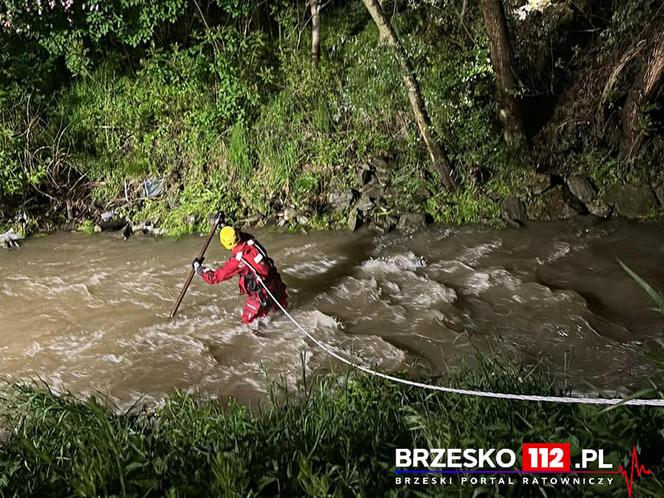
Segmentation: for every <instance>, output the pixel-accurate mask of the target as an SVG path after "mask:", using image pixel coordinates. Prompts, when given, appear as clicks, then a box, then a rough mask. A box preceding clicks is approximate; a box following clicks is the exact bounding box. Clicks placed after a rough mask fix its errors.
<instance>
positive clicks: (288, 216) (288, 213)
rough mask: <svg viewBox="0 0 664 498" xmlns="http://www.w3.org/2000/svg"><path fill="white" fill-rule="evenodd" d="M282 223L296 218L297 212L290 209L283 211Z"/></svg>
mask: <svg viewBox="0 0 664 498" xmlns="http://www.w3.org/2000/svg"><path fill="white" fill-rule="evenodd" d="M282 216H283V218H284V221H290V220H292V219H294V218H295V217H296V216H297V211H295V209H293V208H291V207H287V208H286V209H284V211H283V214H282Z"/></svg>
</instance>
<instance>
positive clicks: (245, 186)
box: [0, 0, 664, 235]
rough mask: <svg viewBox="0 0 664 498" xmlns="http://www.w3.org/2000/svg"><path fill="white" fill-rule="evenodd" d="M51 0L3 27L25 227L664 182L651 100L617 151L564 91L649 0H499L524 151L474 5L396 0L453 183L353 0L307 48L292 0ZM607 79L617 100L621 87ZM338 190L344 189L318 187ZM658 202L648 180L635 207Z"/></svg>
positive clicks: (17, 201)
mask: <svg viewBox="0 0 664 498" xmlns="http://www.w3.org/2000/svg"><path fill="white" fill-rule="evenodd" d="M543 3H545V4H549V3H548V2H543ZM586 3H587V5H585V4H586ZM56 4H57V5H56V7H53V6H51V7H50V8H46V9H45V11H44V12H43V13H42V12H41V11H40V14H39V16H37V15H36V12H35V11H33V9H32V8H28V7H25V8H24V9H23V8H20V7H19V6H18V4H16V5H15V6H14V7H12V8H11V9H9V11H11V12H12V17H11V22H10V23H9V24H7V22H8V21H6V22H5V29H0V47H1V48H2V49H3V50H2V58H1V59H0V60H2V62H3V64H2V66H3V69H2V70H0V224H2V222H3V220H4V221H5V223H4V224H5V225H9V224H11V222H12V221H13V220H14V219H15V217H16V216H17V215H18V214H21V213H26V214H27V217H28V219H29V223H30V224H31V225H30V226H29V227H28V229H29V230H28V231H35V230H37V229H49V228H54V227H61V226H64V225H68V226H71V227H76V226H79V225H81V224H85V225H84V226H91V224H94V223H98V222H99V220H100V214H101V213H104V212H111V211H113V212H116V213H117V216H119V217H124V218H127V219H129V220H130V221H132V222H134V223H138V222H141V221H150V222H152V223H153V224H154V225H159V226H160V227H161V228H162V229H163V230H164V231H165V232H167V233H169V234H172V235H179V234H183V233H187V232H190V231H195V230H199V231H204V230H205V229H206V228H207V217H208V215H209V214H211V213H213V212H216V211H218V210H223V211H224V212H225V213H226V214H227V215H228V216H229V217H230V218H233V219H245V218H251V219H253V220H255V221H257V222H259V223H266V224H274V223H277V222H283V223H285V224H286V225H288V226H290V227H291V228H294V229H296V228H302V227H303V228H313V229H316V228H329V227H335V228H339V227H344V226H346V225H347V222H348V219H349V217H351V216H352V213H353V210H357V209H359V208H358V206H359V207H360V208H361V211H362V217H363V218H364V219H365V220H367V221H371V222H375V223H377V224H382V225H384V226H387V227H390V226H392V225H393V224H394V221H395V220H396V219H398V217H399V216H400V215H401V214H403V213H409V212H417V213H424V214H426V215H427V216H428V217H429V218H430V219H432V220H434V221H437V222H446V223H469V222H479V221H484V222H490V223H498V222H499V220H500V217H501V209H500V204H501V201H503V200H504V199H505V198H506V197H508V196H509V195H510V194H511V193H513V194H514V195H516V196H517V197H519V198H520V199H521V200H522V201H524V202H526V203H528V202H530V201H532V197H533V194H532V192H533V191H536V192H540V191H543V190H545V189H546V188H548V187H552V189H551V190H552V191H555V190H556V189H555V188H553V187H555V186H556V185H557V184H559V183H560V181H561V180H560V178H561V177H566V176H567V175H571V174H581V175H584V176H586V177H588V178H589V179H590V180H591V181H592V182H593V183H594V184H595V185H596V187H597V189H598V190H599V196H600V197H602V195H603V194H604V192H605V191H606V192H608V191H609V189H610V188H611V187H615V186H616V185H622V184H625V183H627V184H629V185H635V186H639V187H640V186H643V185H646V186H647V187H646V189H647V190H648V192H646V193H647V194H648V195H649V196H650V197H652V195H653V194H652V192H649V189H651V188H652V189H653V190H656V189H658V188H659V186H660V185H661V184H663V182H664V177H662V174H663V173H662V172H661V168H656V167H654V165H655V164H658V163H657V161H658V160H659V159H658V157H659V154H660V153H661V146H662V143H661V139H660V138H659V137H660V135H661V133H660V132H661V123H662V119H661V107H660V104H661V99H660V100H658V101H657V102H659V103H656V104H653V106H652V109H651V110H649V111H648V119H647V120H645V121H644V124H643V126H644V127H645V128H644V129H645V136H646V140H645V145H644V150H643V154H641V155H640V156H639V157H637V158H636V159H635V160H634V161H633V162H632V161H629V162H628V161H625V160H623V158H621V156H620V154H619V151H618V149H617V145H616V141H615V140H610V141H607V140H604V138H603V137H605V136H608V135H609V133H608V132H606V133H604V132H603V133H601V134H600V138H598V139H596V140H595V139H594V138H592V137H594V135H592V134H589V132H588V130H585V129H583V130H581V131H579V130H577V128H576V126H577V123H580V124H579V125H578V126H581V125H582V124H584V123H586V121H587V120H586V119H585V118H584V117H581V118H579V117H578V114H579V113H580V111H579V109H578V107H582V108H583V109H585V107H584V106H586V107H592V109H590V110H588V111H587V112H585V111H584V113H582V115H583V116H585V114H587V113H590V114H592V113H594V112H595V111H596V107H597V106H596V105H595V104H593V106H590V103H592V102H594V101H593V100H592V99H590V98H587V95H586V94H582V95H580V96H579V95H576V96H575V95H572V96H571V97H569V98H567V97H566V92H567V91H568V89H569V88H570V87H573V84H574V83H575V82H576V81H578V79H579V75H590V76H589V78H593V76H594V75H596V74H599V76H596V77H595V78H594V79H595V80H597V81H598V82H602V81H603V79H602V78H604V76H605V73H607V71H608V73H610V70H611V69H612V68H613V66H614V65H615V64H616V63H617V61H616V60H614V59H615V57H613V58H612V54H613V52H614V51H615V50H614V49H615V47H616V46H621V45H625V46H626V45H627V44H628V42H630V41H631V40H632V39H633V38H634V37H635V36H636V35H638V34H639V33H640V32H641V31H642V28H643V26H645V25H646V24H648V23H649V22H654V21H653V19H655V20H656V19H660V18H661V16H662V15H663V14H662V11H661V9H657V8H656V5H655V2H652V1H647V0H640V1H639V2H615V3H614V4H615V5H613V4H612V6H608V4H606V2H602V1H597V0H593V1H590V2H585V3H584V6H583V7H579V6H578V5H576V4H574V3H573V2H561V3H560V5H559V3H557V2H554V3H552V4H551V6H550V7H547V9H546V10H545V11H544V12H543V14H542V15H539V14H536V13H535V14H533V15H531V16H528V17H527V18H525V19H520V18H519V17H518V16H516V14H515V12H516V10H515V9H516V8H517V7H518V6H520V5H521V4H522V2H508V3H507V6H506V12H507V15H508V17H509V19H508V20H509V23H510V29H511V35H512V37H513V39H514V45H515V60H516V66H517V70H518V72H519V73H520V75H521V81H520V89H519V95H518V97H519V99H520V102H521V103H522V107H523V113H524V119H525V122H526V123H525V124H526V132H527V134H528V136H529V138H530V142H532V143H531V151H527V150H515V149H512V148H511V147H509V146H507V145H506V144H505V142H504V141H503V139H502V136H501V135H502V130H501V125H500V123H499V121H498V119H497V105H496V99H495V92H496V90H495V75H494V70H493V68H492V66H491V64H490V62H489V48H488V41H487V36H486V33H485V29H484V25H483V21H482V15H481V12H480V11H479V8H478V5H477V4H476V3H472V2H471V3H470V7H469V11H468V12H467V14H466V17H465V19H461V18H460V17H459V14H458V12H457V9H458V7H459V6H457V5H453V2H452V3H451V2H444V1H439V0H436V1H431V2H390V5H391V7H390V8H389V9H388V10H389V11H390V12H391V14H390V20H391V23H392V24H393V25H394V27H395V29H396V31H397V32H398V33H399V37H400V39H401V41H402V43H403V45H404V47H405V49H406V51H407V53H408V55H409V57H410V58H411V60H412V62H413V65H414V66H415V67H416V72H417V77H418V78H419V80H420V83H421V87H422V93H423V96H424V99H425V101H426V104H427V106H428V109H429V114H430V117H431V126H432V130H433V132H434V134H435V137H436V139H437V140H438V141H439V142H440V143H441V144H442V145H443V146H444V148H445V149H446V151H447V153H448V155H449V158H450V161H451V163H452V165H453V166H454V170H455V174H456V176H457V181H458V183H459V185H460V188H459V189H458V191H456V192H454V193H450V192H447V191H445V190H444V189H442V188H441V184H440V180H439V179H438V178H436V177H435V175H432V174H431V171H430V168H429V166H428V164H429V159H428V155H427V152H426V148H425V147H424V145H423V143H422V141H421V139H420V137H419V134H418V131H417V126H416V124H415V121H414V118H413V115H412V111H411V109H410V106H409V103H408V98H407V94H406V91H405V88H404V86H403V82H402V79H401V75H400V71H399V67H398V65H397V63H396V61H395V59H394V57H393V54H392V53H391V51H390V50H389V48H388V47H385V46H384V45H381V44H380V43H379V39H378V31H377V29H376V27H375V25H374V24H373V23H372V21H371V19H370V17H369V15H368V13H367V12H366V9H365V8H364V6H363V5H362V3H361V2H348V1H342V0H338V1H334V2H329V3H326V7H325V8H324V9H323V12H322V22H321V39H322V45H321V61H320V64H319V65H317V66H316V65H313V64H312V63H311V59H310V54H309V38H310V36H311V32H310V29H311V28H310V19H309V16H308V14H307V12H306V10H303V7H302V5H301V4H300V3H297V2H290V1H284V2H276V3H274V5H272V3H269V2H268V3H265V2H235V1H231V0H224V1H222V0H218V1H209V2H202V4H201V3H200V2H188V1H183V0H169V1H168V2H163V3H160V4H159V5H152V3H150V2H136V5H134V4H131V5H124V4H122V3H121V4H118V5H115V4H113V5H107V6H105V7H103V8H101V9H99V6H97V5H96V2H92V4H90V5H91V7H90V12H87V11H85V9H83V11H79V10H80V9H79V7H78V4H76V5H75V7H73V9H74V11H73V12H70V11H69V10H68V9H69V7H66V6H62V5H60V4H58V3H57V2H56ZM64 4H67V5H68V3H67V2H64ZM64 4H63V5H64ZM568 4H569V5H568ZM12 5H13V4H12ZM49 5H50V4H49ZM54 5H55V4H54ZM464 5H465V4H464ZM93 7H94V8H93ZM77 9H78V10H77ZM95 9H96V10H95ZM12 26H13V27H12ZM591 28H592V29H591ZM616 57H618V56H616ZM618 60H619V57H618ZM608 73H607V74H608ZM602 88H603V87H602V86H601V85H599V88H598V89H595V90H596V91H595V90H594V91H595V93H596V94H597V95H595V96H596V97H597V96H599V95H602ZM621 91H622V90H621ZM614 93H616V95H615V96H613V95H612V99H614V100H615V101H616V102H617V104H616V105H620V102H622V100H621V99H623V96H622V95H623V93H624V92H623V93H621V92H620V91H618V89H616V90H615V92H614ZM598 98H599V97H598ZM558 102H560V106H559V107H560V109H559V108H556V110H555V113H554V107H555V105H557V103H558ZM612 102H613V101H611V105H613V103H612ZM583 109H582V110H583ZM552 116H553V117H555V119H553V120H552V121H551V119H552ZM549 121H550V122H551V124H550V130H549V128H546V127H545V126H544V124H545V123H547V122H549ZM646 121H647V122H646ZM569 123H575V127H571V126H569ZM584 126H585V125H584ZM561 130H563V131H565V133H563V132H562V131H561ZM568 130H572V132H568ZM570 133H571V134H572V135H573V136H572V137H568V136H567V135H569V134H570ZM579 137H584V138H583V140H580V138H579ZM376 158H378V159H380V160H381V161H384V164H385V165H386V167H385V169H384V171H382V172H381V175H379V178H378V179H379V185H374V186H372V187H370V188H367V189H364V187H365V186H364V185H362V181H361V180H358V168H361V167H363V165H366V164H367V163H368V162H370V161H372V160H374V159H376ZM536 171H538V172H540V173H542V172H543V173H545V174H544V175H543V177H537V174H536ZM549 176H552V178H553V180H551V179H549ZM156 178H159V179H162V180H163V185H164V190H163V192H162V194H161V195H160V196H158V197H154V198H148V199H146V198H145V195H144V192H143V188H142V183H143V181H144V180H146V179H156ZM556 182H558V183H556ZM543 183H544V184H543ZM363 189H364V190H363ZM558 190H561V189H558ZM338 193H343V194H344V195H351V200H350V201H348V202H346V203H345V204H342V205H335V203H334V202H330V195H331V194H332V195H335V194H338ZM365 193H366V196H367V198H371V203H370V204H367V203H366V202H363V200H362V194H365ZM662 195H664V190H662ZM550 197H552V199H550V200H548V201H547V202H548V204H547V203H546V202H545V204H546V205H545V206H544V207H538V208H537V209H529V211H530V212H531V213H533V215H534V214H535V213H536V212H537V215H538V216H539V217H543V218H547V217H550V218H557V217H561V216H564V215H565V214H564V211H565V209H564V207H561V206H564V203H563V201H562V194H561V193H560V192H552V194H551V196H550ZM614 197H615V196H614ZM623 197H634V195H633V194H632V193H628V194H626V195H624V196H623ZM607 202H608V203H609V204H611V203H612V202H614V201H611V200H610V199H607ZM615 203H617V204H619V203H620V199H618V200H617V201H615ZM611 205H613V204H611ZM660 205H661V203H658V202H656V201H655V200H654V198H653V199H652V202H650V203H647V204H646V205H645V206H644V207H643V208H642V209H639V210H638V213H637V214H636V215H635V217H646V216H649V215H650V214H651V212H652V214H653V215H654V214H655V211H656V209H657V208H658V207H660ZM627 211H628V210H625V212H626V213H627ZM632 211H634V210H632Z"/></svg>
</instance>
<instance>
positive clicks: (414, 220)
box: [397, 213, 427, 232]
mask: <svg viewBox="0 0 664 498" xmlns="http://www.w3.org/2000/svg"><path fill="white" fill-rule="evenodd" d="M426 224H427V219H426V216H424V215H423V214H420V213H406V214H404V215H402V216H401V218H399V222H398V223H397V228H398V229H399V230H401V231H402V232H414V231H416V230H419V229H421V228H424V227H425V226H426Z"/></svg>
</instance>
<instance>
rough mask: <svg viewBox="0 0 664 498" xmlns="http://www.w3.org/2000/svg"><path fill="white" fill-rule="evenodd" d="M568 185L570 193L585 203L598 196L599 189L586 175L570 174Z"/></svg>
mask: <svg viewBox="0 0 664 498" xmlns="http://www.w3.org/2000/svg"><path fill="white" fill-rule="evenodd" d="M567 187H568V188H569V191H570V193H571V194H572V195H573V196H574V197H576V198H577V199H578V200H579V201H581V202H582V203H583V204H585V205H588V204H590V203H591V202H593V201H594V200H595V199H596V198H597V190H596V189H595V187H594V186H593V184H592V183H591V182H590V180H588V178H586V177H585V176H581V175H572V176H570V177H569V178H568V179H567Z"/></svg>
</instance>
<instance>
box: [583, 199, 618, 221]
mask: <svg viewBox="0 0 664 498" xmlns="http://www.w3.org/2000/svg"><path fill="white" fill-rule="evenodd" d="M588 211H590V213H591V214H594V215H595V216H598V217H599V218H610V217H611V214H612V213H613V209H611V206H609V205H608V204H607V203H606V202H604V201H603V200H601V199H595V200H594V201H592V202H591V203H589V204H588Z"/></svg>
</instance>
